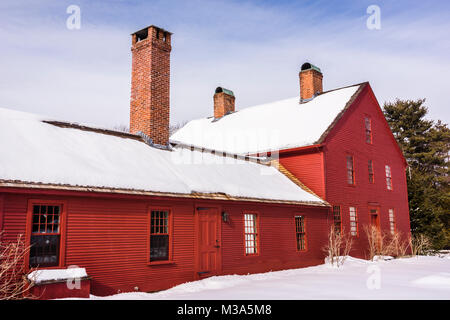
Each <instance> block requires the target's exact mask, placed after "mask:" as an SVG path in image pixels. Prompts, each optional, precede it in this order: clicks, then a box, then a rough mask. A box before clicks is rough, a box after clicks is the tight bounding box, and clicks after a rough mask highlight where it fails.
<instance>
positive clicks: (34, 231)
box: [29, 204, 61, 268]
mask: <svg viewBox="0 0 450 320" xmlns="http://www.w3.org/2000/svg"><path fill="white" fill-rule="evenodd" d="M32 210H33V212H32V218H31V219H32V227H31V238H30V246H31V248H30V260H29V264H30V267H31V268H35V267H53V266H58V265H59V256H60V244H61V206H60V205H38V204H35V205H33V209H32Z"/></svg>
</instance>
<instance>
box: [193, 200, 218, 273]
mask: <svg viewBox="0 0 450 320" xmlns="http://www.w3.org/2000/svg"><path fill="white" fill-rule="evenodd" d="M197 213H198V220H197V221H198V228H197V230H198V234H197V237H198V238H197V259H198V261H197V274H198V276H199V277H201V278H203V277H209V276H213V275H217V274H219V273H220V271H221V268H222V260H221V250H220V244H221V229H220V227H221V226H220V215H219V210H217V209H214V208H199V209H198V210H197Z"/></svg>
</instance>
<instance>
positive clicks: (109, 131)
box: [42, 120, 144, 142]
mask: <svg viewBox="0 0 450 320" xmlns="http://www.w3.org/2000/svg"><path fill="white" fill-rule="evenodd" d="M42 122H44V123H48V124H51V125H54V126H57V127H60V128H71V129H78V130H83V131H90V132H95V133H101V134H106V135H111V136H117V137H121V138H130V139H135V140H140V141H143V142H144V140H143V139H142V137H141V136H140V135H138V134H133V133H129V132H125V131H119V130H113V129H106V128H99V127H94V126H89V125H83V124H78V123H75V122H66V121H58V120H42Z"/></svg>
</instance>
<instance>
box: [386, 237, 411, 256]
mask: <svg viewBox="0 0 450 320" xmlns="http://www.w3.org/2000/svg"><path fill="white" fill-rule="evenodd" d="M386 240H387V244H386V246H385V254H386V255H389V256H393V257H395V258H398V257H404V256H406V253H407V252H408V246H409V244H408V240H407V239H404V237H403V235H402V233H401V232H400V231H395V232H394V233H393V234H391V235H390V236H388V237H386Z"/></svg>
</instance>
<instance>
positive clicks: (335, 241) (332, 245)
mask: <svg viewBox="0 0 450 320" xmlns="http://www.w3.org/2000/svg"><path fill="white" fill-rule="evenodd" d="M352 242H353V241H352V238H351V236H350V235H349V234H347V235H346V234H345V233H344V230H342V233H341V232H338V231H336V229H335V227H334V226H331V228H330V231H329V233H328V243H327V244H326V245H325V247H324V248H323V251H324V252H325V253H326V255H327V259H328V261H329V262H330V263H331V265H336V266H338V267H339V266H341V265H342V264H344V261H345V259H346V257H347V256H348V255H349V253H350V250H351V249H352Z"/></svg>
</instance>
